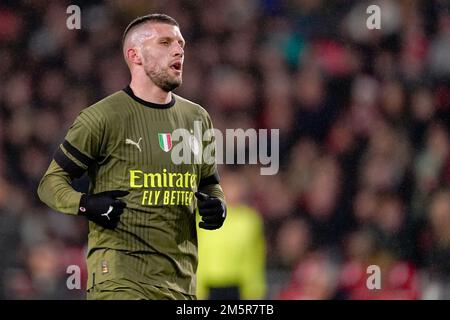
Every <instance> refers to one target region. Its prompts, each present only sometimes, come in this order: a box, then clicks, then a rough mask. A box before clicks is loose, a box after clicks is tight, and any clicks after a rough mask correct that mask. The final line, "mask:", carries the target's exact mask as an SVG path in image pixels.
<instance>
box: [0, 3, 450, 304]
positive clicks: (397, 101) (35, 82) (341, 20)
mask: <svg viewBox="0 0 450 320" xmlns="http://www.w3.org/2000/svg"><path fill="white" fill-rule="evenodd" d="M70 4H77V5H79V6H80V8H81V29H80V30H68V29H67V28H66V19H67V17H68V16H69V15H68V14H67V13H66V8H67V6H68V5H70ZM370 4H378V5H379V6H380V8H381V29H380V30H368V29H367V27H366V20H367V18H368V17H369V14H367V13H366V9H367V7H368V6H369V5H370ZM449 8H450V6H449V4H448V2H447V1H439V0H434V1H425V0H423V1H415V0H404V1H401V0H400V1H394V0H385V1H353V0H340V1H339V0H336V1H325V0H227V1H200V0H189V1H187V0H186V1H182V0H180V1H175V0H173V1H169V0H167V1H164V0H161V1H148V0H133V1H131V0H120V1H98V0H94V1H87V0H86V1H74V2H69V1H63V0H61V1H53V0H45V1H44V0H23V1H4V0H2V1H1V3H0V57H1V59H0V61H1V62H0V79H1V86H0V298H3V299H47V298H48V299H80V298H83V297H84V292H83V290H68V289H67V287H66V279H67V277H68V274H67V273H66V268H67V266H69V265H78V266H80V267H81V272H82V275H83V287H84V282H85V276H86V270H85V250H86V237H87V224H86V222H85V221H84V219H81V218H78V217H70V216H65V215H63V214H59V213H55V212H54V211H52V210H50V209H49V208H47V207H46V206H45V205H43V204H42V203H40V201H39V200H38V198H37V195H36V188H37V185H38V183H39V180H40V178H41V177H42V175H43V173H44V172H45V170H46V169H47V166H48V164H49V162H50V160H51V158H52V155H53V152H54V150H55V149H56V148H57V146H58V145H59V143H60V142H61V141H62V139H63V138H64V135H65V133H66V130H67V129H68V127H69V126H70V125H71V123H72V122H73V120H74V119H75V117H76V116H77V114H78V113H79V111H80V110H81V109H83V108H85V107H87V106H89V105H91V104H92V103H94V102H96V101H98V100H99V99H101V98H103V97H105V96H107V95H109V94H111V93H113V92H115V91H117V90H120V89H122V88H124V87H125V86H126V85H127V84H128V82H129V74H128V70H127V68H126V65H125V63H124V62H123V58H122V51H121V36H122V32H123V30H124V28H125V26H126V25H127V24H128V23H129V22H130V21H131V20H132V19H133V18H135V17H136V16H140V15H144V14H147V13H152V12H162V13H166V14H169V15H171V16H172V17H174V18H175V19H176V20H177V21H178V22H179V23H180V25H181V31H182V34H183V36H184V37H185V39H186V40H187V45H186V52H185V55H186V59H185V68H184V76H183V85H182V86H181V87H180V88H178V89H177V90H176V92H177V93H178V94H179V95H182V96H184V97H186V98H188V99H191V100H193V101H195V102H198V103H200V104H201V105H203V106H204V107H205V108H206V109H207V110H208V111H209V113H210V114H211V117H212V119H213V121H214V125H215V127H217V128H218V129H220V130H225V129H227V128H243V129H247V128H256V129H260V128H268V129H270V128H273V129H275V128H276V129H280V161H281V168H280V172H279V173H278V174H277V175H273V176H262V175H260V166H259V165H221V166H220V168H219V170H220V174H221V177H222V179H223V187H224V190H225V194H226V195H229V198H230V208H231V209H230V210H231V211H233V212H234V213H233V214H234V215H236V216H239V213H240V212H242V216H244V215H247V216H248V217H249V218H248V219H247V222H248V223H243V224H238V225H245V226H248V229H249V230H250V229H252V228H253V229H256V230H255V231H254V233H255V234H258V232H260V234H259V236H257V237H255V238H254V239H253V238H251V237H247V238H248V239H247V238H246V239H245V240H244V239H243V240H242V242H239V241H235V244H236V246H240V247H242V248H243V247H246V246H247V248H248V249H249V250H247V252H254V251H255V250H252V248H258V249H257V250H263V252H264V254H259V255H258V254H256V255H252V257H253V258H254V259H259V260H258V261H256V262H255V261H254V262H255V265H256V267H255V269H254V270H258V268H259V271H255V272H259V274H258V275H259V276H258V277H256V278H254V279H253V280H250V286H252V285H253V289H252V288H250V289H248V290H246V289H243V292H246V294H245V295H243V297H244V298H265V299H449V298H450V189H448V185H449V182H450V141H449V128H450V12H449ZM84 183H85V182H83V180H80V181H77V182H75V184H76V185H77V184H78V185H79V186H80V187H82V186H83V184H84ZM233 219H238V218H233ZM230 221H231V220H230ZM245 228H246V227H243V228H241V229H242V230H241V229H240V231H239V232H240V233H239V232H236V233H234V236H236V237H239V236H240V235H245V234H247V231H246V229H245ZM249 232H250V231H249ZM232 234H233V233H232ZM202 236H203V235H202ZM232 236H233V235H232ZM243 238H245V237H243ZM237 239H239V238H237ZM255 239H256V240H255ZM225 250H229V251H228V252H233V250H234V249H233V247H230V246H229V247H228V248H226V249H225ZM259 252H261V251H259ZM230 255H231V253H230ZM247 256H249V255H247ZM241 258H242V257H241ZM200 259H201V256H200ZM236 261H237V262H236V263H237V264H239V263H240V261H243V260H239V259H237V260H236ZM228 262H229V261H228ZM370 265H377V266H379V267H380V270H381V279H382V280H381V289H380V290H369V289H368V288H367V287H366V280H367V278H368V277H369V276H370V274H368V273H367V267H368V266H370ZM258 266H259V267H258ZM238 267H239V266H236V268H237V269H236V270H237V271H236V272H237V274H239V268H238ZM252 274H253V273H252ZM250 278H251V275H250ZM258 281H259V282H260V283H258ZM239 285H240V284H239ZM244 285H245V284H242V286H244Z"/></svg>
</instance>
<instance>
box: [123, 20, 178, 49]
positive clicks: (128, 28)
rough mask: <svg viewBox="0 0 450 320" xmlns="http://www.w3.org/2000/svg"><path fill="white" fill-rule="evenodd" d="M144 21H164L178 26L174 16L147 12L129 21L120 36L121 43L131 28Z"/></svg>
mask: <svg viewBox="0 0 450 320" xmlns="http://www.w3.org/2000/svg"><path fill="white" fill-rule="evenodd" d="M146 22H159V23H166V24H170V25H173V26H176V27H178V28H179V27H180V26H179V24H178V22H177V21H176V20H175V19H174V18H172V17H170V16H168V15H167V14H164V13H152V14H147V15H145V16H141V17H137V18H136V19H134V20H133V21H131V22H130V24H129V25H128V26H127V27H126V28H125V31H124V32H123V36H122V45H123V44H124V42H125V38H126V36H127V34H128V33H129V32H130V30H131V29H133V28H134V27H136V26H139V25H141V24H143V23H146Z"/></svg>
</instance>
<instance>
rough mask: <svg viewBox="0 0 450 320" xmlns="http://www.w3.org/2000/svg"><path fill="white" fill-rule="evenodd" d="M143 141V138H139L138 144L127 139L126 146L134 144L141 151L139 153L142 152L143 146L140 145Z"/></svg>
mask: <svg viewBox="0 0 450 320" xmlns="http://www.w3.org/2000/svg"><path fill="white" fill-rule="evenodd" d="M141 140H142V138H139V140H138V142H134V141H133V140H131V139H128V138H127V139H126V140H125V144H132V145H133V146H135V147H136V148H138V149H139V152H142V150H141V146H140V145H139V143H140V142H141Z"/></svg>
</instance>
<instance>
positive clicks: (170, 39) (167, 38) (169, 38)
mask: <svg viewBox="0 0 450 320" xmlns="http://www.w3.org/2000/svg"><path fill="white" fill-rule="evenodd" d="M163 40H169V41H177V42H181V43H183V46H184V45H185V44H186V41H184V39H182V38H180V39H178V38H175V37H170V36H163V37H161V38H159V39H158V41H163Z"/></svg>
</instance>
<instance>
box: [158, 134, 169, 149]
mask: <svg viewBox="0 0 450 320" xmlns="http://www.w3.org/2000/svg"><path fill="white" fill-rule="evenodd" d="M158 140H159V146H160V147H161V149H162V150H163V151H165V152H169V151H170V150H171V149H172V137H171V135H170V133H158Z"/></svg>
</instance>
